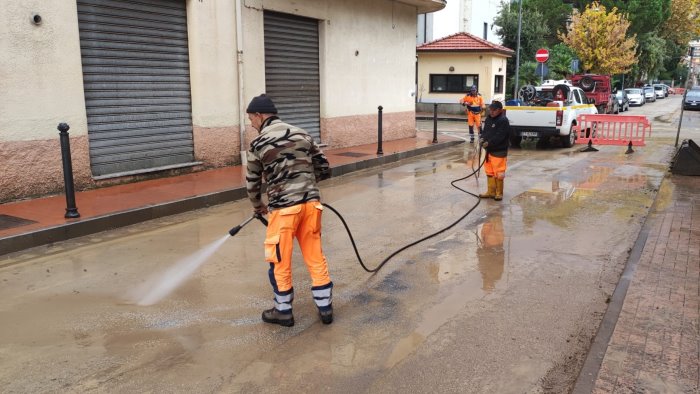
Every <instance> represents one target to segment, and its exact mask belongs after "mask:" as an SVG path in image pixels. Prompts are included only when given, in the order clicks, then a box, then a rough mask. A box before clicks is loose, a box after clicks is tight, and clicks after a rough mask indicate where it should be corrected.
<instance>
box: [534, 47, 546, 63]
mask: <svg viewBox="0 0 700 394" xmlns="http://www.w3.org/2000/svg"><path fill="white" fill-rule="evenodd" d="M547 59H549V51H548V50H546V49H544V48H542V49H538V50H537V53H535V60H537V61H538V62H540V63H544V62H546V61H547Z"/></svg>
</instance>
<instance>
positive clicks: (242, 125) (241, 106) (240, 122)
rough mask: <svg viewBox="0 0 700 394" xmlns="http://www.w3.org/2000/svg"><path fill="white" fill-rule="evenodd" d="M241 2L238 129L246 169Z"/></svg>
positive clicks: (238, 5)
mask: <svg viewBox="0 0 700 394" xmlns="http://www.w3.org/2000/svg"><path fill="white" fill-rule="evenodd" d="M242 10H243V7H242V6H241V0H236V62H237V65H238V125H239V126H238V128H239V129H240V138H241V151H240V153H241V166H243V167H245V165H246V163H247V161H248V158H247V155H246V153H247V149H246V147H245V118H246V112H245V102H244V101H243V100H244V94H243V17H242V15H241V12H242Z"/></svg>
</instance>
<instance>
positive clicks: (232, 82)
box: [187, 0, 239, 127]
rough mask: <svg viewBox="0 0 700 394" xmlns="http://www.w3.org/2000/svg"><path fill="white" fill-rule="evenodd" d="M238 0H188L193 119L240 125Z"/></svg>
mask: <svg viewBox="0 0 700 394" xmlns="http://www.w3.org/2000/svg"><path fill="white" fill-rule="evenodd" d="M235 15H236V13H235V1H220V0H219V1H205V2H200V1H194V0H188V2H187V31H188V42H189V56H190V87H191V91H192V122H193V123H194V124H195V125H197V126H201V127H220V126H230V125H234V124H235V125H237V124H238V123H239V122H238V110H237V106H238V67H237V56H236V25H235Z"/></svg>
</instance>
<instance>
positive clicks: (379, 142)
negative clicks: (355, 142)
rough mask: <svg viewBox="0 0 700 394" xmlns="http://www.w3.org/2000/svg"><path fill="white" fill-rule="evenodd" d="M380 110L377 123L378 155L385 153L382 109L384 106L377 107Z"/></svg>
mask: <svg viewBox="0 0 700 394" xmlns="http://www.w3.org/2000/svg"><path fill="white" fill-rule="evenodd" d="M377 109H378V110H379V118H378V123H377V156H381V155H383V154H384V152H383V151H382V110H383V109H384V107H382V106H381V105H380V106H379V107H377Z"/></svg>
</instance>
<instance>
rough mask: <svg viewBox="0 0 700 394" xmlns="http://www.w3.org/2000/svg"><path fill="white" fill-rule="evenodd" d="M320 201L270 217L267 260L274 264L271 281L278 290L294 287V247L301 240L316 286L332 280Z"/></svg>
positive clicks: (272, 213) (278, 291)
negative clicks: (323, 239)
mask: <svg viewBox="0 0 700 394" xmlns="http://www.w3.org/2000/svg"><path fill="white" fill-rule="evenodd" d="M322 212H323V205H321V203H320V202H319V201H309V202H306V203H301V204H297V205H294V206H291V207H287V208H279V209H275V210H273V211H272V212H270V215H269V216H268V222H269V223H268V226H267V235H266V237H265V261H267V262H269V263H272V266H273V267H272V269H271V271H272V272H271V275H270V281H271V282H272V286H273V288H274V289H275V292H276V293H284V292H286V291H289V290H291V289H292V250H293V246H294V238H296V239H297V241H298V242H299V246H300V248H301V253H302V255H303V256H304V262H305V263H306V268H307V269H308V271H309V274H311V281H312V286H313V287H314V288H316V287H319V286H325V285H328V284H330V283H331V278H330V275H329V274H328V263H327V262H326V256H324V255H323V251H322V249H321V213H322Z"/></svg>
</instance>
